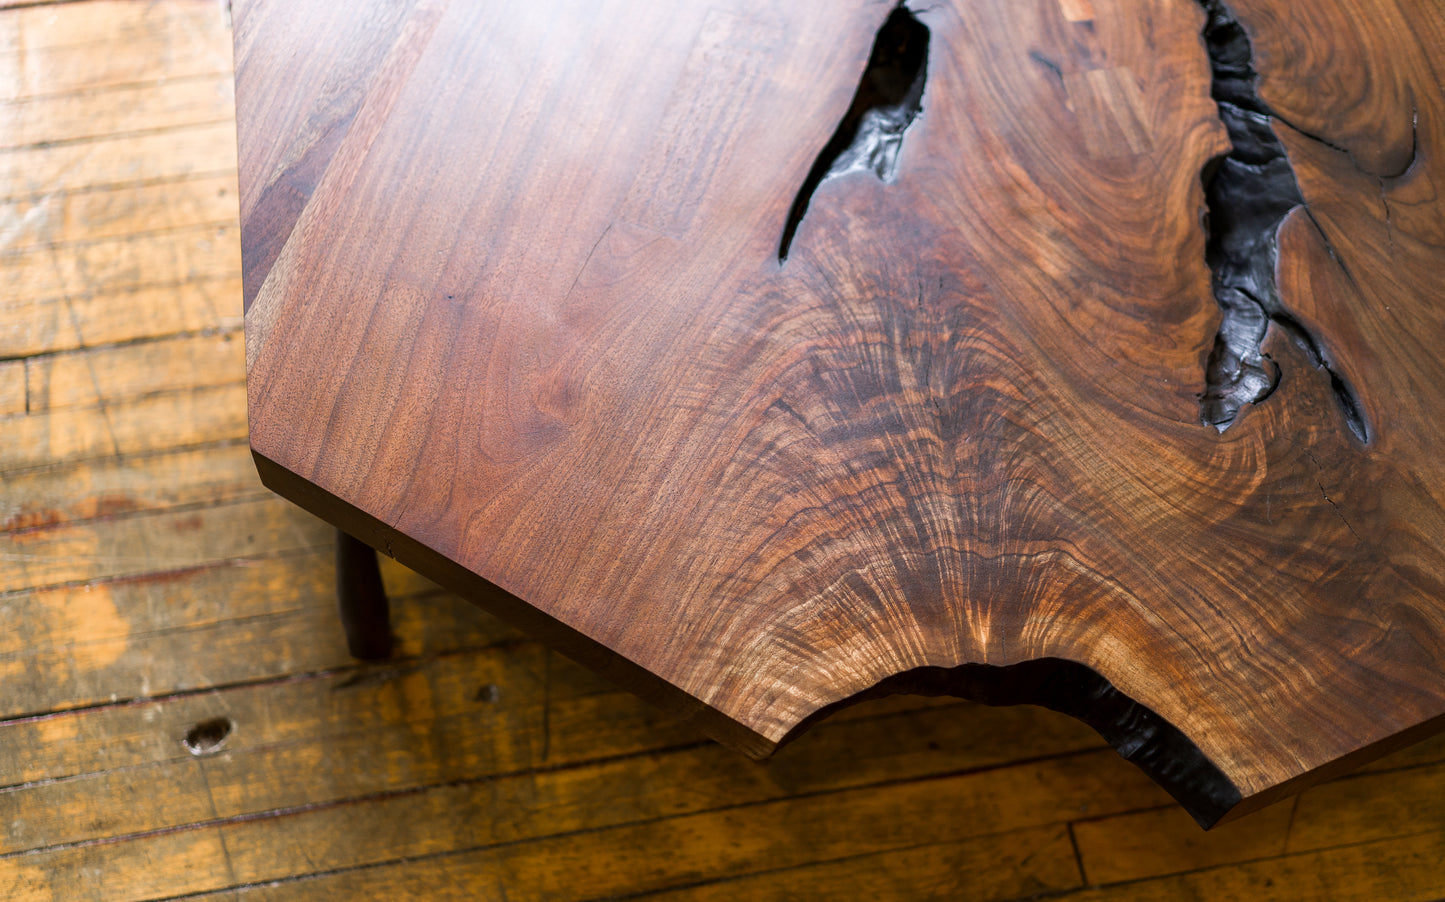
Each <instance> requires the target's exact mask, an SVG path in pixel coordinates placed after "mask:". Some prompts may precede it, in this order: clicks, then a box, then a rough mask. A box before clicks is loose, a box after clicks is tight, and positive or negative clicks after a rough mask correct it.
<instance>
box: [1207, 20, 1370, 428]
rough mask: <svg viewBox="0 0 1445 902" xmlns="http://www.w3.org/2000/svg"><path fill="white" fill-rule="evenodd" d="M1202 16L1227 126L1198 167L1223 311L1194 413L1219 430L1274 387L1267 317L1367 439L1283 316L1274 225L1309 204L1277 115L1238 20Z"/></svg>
mask: <svg viewBox="0 0 1445 902" xmlns="http://www.w3.org/2000/svg"><path fill="white" fill-rule="evenodd" d="M1198 2H1199V5H1200V6H1201V7H1203V9H1204V13H1205V24H1204V31H1203V35H1204V44H1205V48H1206V49H1207V51H1208V53H1209V65H1210V72H1211V74H1212V91H1211V93H1212V96H1213V97H1214V101H1215V103H1216V104H1217V105H1218V107H1219V118H1220V120H1221V121H1222V122H1223V123H1224V127H1225V130H1226V131H1227V132H1228V133H1229V141H1230V145H1231V146H1230V151H1229V153H1227V154H1225V155H1223V156H1222V157H1216V158H1214V159H1213V160H1211V161H1210V162H1209V164H1208V165H1207V166H1206V167H1205V169H1204V172H1203V174H1202V176H1201V178H1202V180H1203V182H1204V190H1205V200H1206V204H1207V208H1208V215H1207V218H1206V221H1205V228H1206V232H1207V234H1208V240H1207V242H1206V244H1205V258H1206V260H1207V262H1208V264H1209V269H1210V272H1211V273H1212V274H1213V279H1212V282H1213V290H1214V299H1215V302H1216V303H1218V304H1219V309H1220V313H1221V314H1222V316H1221V319H1220V323H1219V331H1218V333H1217V334H1216V335H1215V339H1214V349H1213V351H1212V352H1211V353H1210V355H1209V361H1208V363H1207V364H1206V370H1205V390H1204V392H1203V393H1202V394H1201V395H1200V415H1201V418H1202V420H1203V421H1204V422H1205V423H1206V424H1208V425H1211V426H1213V427H1214V428H1215V429H1217V430H1219V431H1220V432H1223V431H1224V430H1226V429H1228V428H1229V427H1230V426H1231V425H1233V424H1234V421H1235V419H1236V418H1237V417H1238V416H1239V411H1240V409H1241V408H1242V407H1244V405H1246V404H1257V403H1259V402H1261V401H1263V400H1265V399H1266V398H1268V397H1269V396H1270V394H1272V393H1273V392H1274V390H1275V388H1276V387H1277V386H1278V385H1279V381H1280V376H1281V373H1280V368H1279V364H1278V363H1276V362H1275V361H1274V359H1273V358H1271V357H1270V356H1269V355H1268V354H1267V353H1265V352H1264V351H1263V350H1262V345H1263V344H1264V341H1265V337H1266V334H1267V332H1268V330H1269V327H1270V325H1271V324H1273V325H1275V326H1276V327H1278V328H1279V329H1281V330H1282V331H1283V332H1285V334H1287V335H1289V337H1290V338H1291V339H1293V340H1294V342H1295V344H1296V345H1298V346H1299V347H1300V349H1301V350H1303V351H1304V352H1305V354H1306V356H1307V357H1308V358H1309V361H1310V363H1311V364H1312V365H1313V366H1314V367H1315V368H1317V369H1321V370H1324V371H1325V373H1326V374H1327V375H1328V376H1329V380H1330V389H1331V391H1332V392H1333V393H1334V396H1335V400H1336V402H1337V403H1338V405H1339V407H1340V411H1341V413H1342V414H1343V415H1344V418H1345V422H1346V424H1347V425H1348V426H1349V428H1350V432H1351V433H1353V434H1354V436H1355V438H1357V439H1359V440H1360V441H1361V442H1365V441H1368V440H1369V427H1368V425H1367V424H1366V422H1365V418H1364V413H1363V408H1362V406H1361V404H1360V402H1359V399H1358V398H1357V397H1356V396H1355V393H1354V391H1353V390H1352V389H1351V388H1350V386H1349V384H1348V383H1347V382H1346V381H1345V379H1344V377H1342V376H1341V375H1340V373H1339V372H1338V371H1337V370H1336V369H1335V368H1334V367H1333V366H1332V365H1331V364H1330V361H1329V358H1328V356H1327V355H1326V353H1325V351H1324V348H1323V346H1322V345H1321V343H1320V341H1319V340H1318V339H1317V338H1316V337H1315V336H1314V335H1312V334H1311V333H1310V331H1309V330H1308V329H1307V328H1306V327H1305V326H1304V324H1303V323H1301V322H1300V321H1299V320H1298V319H1296V318H1295V317H1294V316H1293V315H1292V314H1290V313H1289V312H1288V311H1287V310H1286V309H1285V307H1284V303H1283V302H1282V301H1281V300H1280V296H1279V289H1278V286H1277V284H1276V281H1275V266H1276V264H1277V262H1278V259H1279V244H1278V236H1279V227H1280V224H1281V223H1282V222H1283V221H1284V218H1285V216H1287V215H1288V214H1289V213H1290V212H1291V211H1293V210H1294V209H1295V208H1297V207H1305V208H1306V209H1308V207H1307V205H1306V203H1305V198H1304V195H1303V193H1301V191H1300V187H1299V183H1298V182H1297V181H1296V180H1295V174H1294V168H1293V167H1292V166H1291V165H1290V162H1289V157H1288V155H1287V154H1286V153H1285V149H1284V145H1283V144H1282V143H1281V142H1280V140H1279V137H1278V136H1277V135H1276V134H1275V132H1274V127H1273V124H1272V123H1273V120H1274V119H1276V118H1278V117H1276V116H1275V114H1274V113H1273V111H1271V110H1270V109H1269V107H1268V106H1267V105H1266V104H1265V103H1264V101H1262V100H1261V99H1260V97H1259V93H1258V89H1257V82H1258V78H1259V74H1258V73H1257V72H1256V71H1255V69H1254V62H1253V58H1254V53H1253V48H1252V47H1251V45H1250V41H1249V36H1248V35H1247V34H1246V33H1245V31H1244V27H1243V26H1242V25H1241V24H1240V23H1239V21H1238V20H1237V19H1236V18H1235V17H1234V16H1233V14H1232V13H1230V11H1229V9H1228V8H1227V7H1226V6H1225V5H1224V3H1223V2H1221V0H1198Z"/></svg>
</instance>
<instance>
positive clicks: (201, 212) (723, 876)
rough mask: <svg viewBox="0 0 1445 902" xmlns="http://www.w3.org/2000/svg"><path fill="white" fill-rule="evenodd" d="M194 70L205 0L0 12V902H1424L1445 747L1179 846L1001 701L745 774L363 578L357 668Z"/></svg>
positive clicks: (392, 581) (827, 726) (1058, 725)
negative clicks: (286, 423)
mask: <svg viewBox="0 0 1445 902" xmlns="http://www.w3.org/2000/svg"><path fill="white" fill-rule="evenodd" d="M0 5H3V2H0ZM230 65H231V54H230V34H229V31H228V26H227V21H226V12H225V9H224V6H223V5H220V4H218V3H216V2H213V0H208V2H202V0H158V2H125V0H120V2H117V0H87V2H73V3H55V4H40V5H34V4H21V5H18V6H16V7H15V8H12V9H5V10H0V286H3V291H0V480H3V481H0V612H3V617H4V624H5V629H4V630H3V631H0V686H3V693H0V787H4V788H3V789H0V898H4V899H63V900H74V899H157V898H173V897H193V896H194V897H201V898H226V899H230V898H234V899H238V900H259V899H267V900H271V899H307V900H311V899H372V898H374V899H397V898H420V899H505V900H512V902H517V900H524V899H594V898H637V897H646V898H657V899H661V898H666V899H678V900H680V899H689V900H713V899H795V898H796V899H815V898H838V899H875V898H876V899H891V898H897V899H930V898H931V899H965V900H966V899H996V900H1003V899H1018V898H1051V899H1068V900H1085V899H1088V900H1104V899H1108V900H1167V899H1279V900H1297V899H1329V900H1341V899H1360V900H1382V899H1421V900H1430V899H1439V898H1445V740H1433V741H1430V742H1427V743H1425V744H1423V745H1420V746H1417V747H1415V748H1413V749H1410V750H1407V751H1405V752H1403V753H1400V754H1396V755H1394V756H1393V757H1391V758H1388V759H1386V760H1384V761H1380V762H1377V763H1376V764H1374V765H1372V766H1370V767H1369V768H1367V769H1365V770H1364V771H1362V772H1360V773H1358V774H1356V775H1354V776H1351V777H1348V778H1345V779H1342V780H1338V781H1336V782H1334V783H1331V784H1327V785H1325V786H1321V787H1318V788H1316V789H1314V790H1311V791H1309V792H1307V793H1305V794H1304V795H1303V796H1301V797H1299V798H1298V799H1296V800H1293V801H1289V802H1285V803H1283V804H1281V805H1278V806H1276V807H1274V808H1272V809H1268V810H1265V811H1263V812H1261V813H1259V814H1256V815H1253V816H1251V817H1249V818H1247V819H1245V820H1243V821H1241V822H1239V823H1236V824H1233V825H1230V826H1227V827H1224V828H1221V829H1219V830H1217V831H1215V832H1213V833H1210V834H1207V835H1206V834H1203V833H1201V832H1200V831H1199V830H1198V828H1196V827H1195V826H1194V825H1193V823H1192V822H1191V821H1190V820H1189V819H1188V818H1187V817H1186V816H1185V815H1184V814H1183V813H1182V812H1181V811H1180V810H1179V809H1178V808H1177V807H1176V806H1174V805H1173V804H1172V803H1171V802H1170V800H1169V798H1168V797H1167V796H1165V795H1163V794H1162V793H1161V792H1160V791H1159V790H1158V789H1156V788H1155V787H1154V786H1153V785H1152V784H1151V783H1150V782H1149V781H1148V780H1146V779H1145V778H1144V777H1143V776H1141V775H1140V774H1139V773H1138V772H1137V771H1135V770H1134V769H1133V767H1132V766H1130V765H1129V764H1127V763H1125V762H1124V761H1123V760H1122V759H1120V758H1119V757H1118V756H1117V755H1115V754H1114V753H1113V752H1112V751H1111V750H1109V749H1107V748H1105V747H1103V745H1102V743H1101V742H1100V741H1099V739H1098V738H1097V737H1096V736H1094V735H1093V734H1092V733H1091V732H1090V731H1089V730H1087V729H1086V728H1084V727H1082V726H1080V725H1078V724H1076V723H1074V722H1073V721H1070V720H1068V719H1067V718H1064V717H1061V716H1057V715H1054V714H1051V713H1049V712H1045V711H1040V710H1035V709H1026V708H1019V709H988V708H982V707H978V706H973V705H967V704H962V703H956V702H921V701H918V700H907V699H905V700H889V701H885V702H880V703H873V704H870V705H866V706H861V707H858V708H855V709H852V710H851V711H848V712H846V713H845V714H843V715H840V716H838V717H835V718H834V719H833V720H831V721H828V722H825V723H824V724H822V725H821V726H819V727H818V728H816V729H815V730H814V731H813V732H812V733H811V734H810V735H808V736H806V737H805V738H803V739H801V740H800V741H798V742H797V743H796V744H794V745H792V746H790V747H789V748H787V749H786V750H784V751H783V752H782V753H780V754H779V755H778V756H777V757H776V758H775V759H773V760H772V761H770V762H766V763H761V764H759V763H752V762H749V761H746V760H743V759H741V758H739V757H737V756H736V755H734V754H732V753H730V752H727V751H725V750H723V749H721V748H720V747H718V746H716V745H714V744H712V743H710V742H706V741H703V740H701V739H700V738H699V737H698V736H696V735H694V734H692V733H690V732H688V730H686V729H684V728H683V727H681V726H679V725H676V724H673V723H670V722H669V721H668V720H666V719H665V718H663V717H661V716H660V715H658V714H656V713H655V712H653V711H652V710H650V709H649V708H648V707H646V706H645V705H643V704H642V703H641V702H638V701H635V700H634V699H632V698H631V697H630V696H628V695H626V694H623V693H620V692H617V691H615V690H613V689H611V688H610V687H609V686H608V685H607V684H605V683H603V682H602V681H600V680H598V679H597V678H595V677H592V676H590V675H589V674H588V673H586V672H584V671H582V670H581V669H579V668H578V667H576V666H574V665H572V664H571V663H569V662H568V661H566V660H565V659H562V658H560V657H557V656H555V655H552V654H549V653H548V652H547V651H546V650H545V649H543V648H541V647H539V646H537V645H535V644H533V643H531V642H529V641H527V640H526V639H524V638H523V637H522V636H521V635H519V634H517V633H516V632H514V631H513V630H511V629H509V628H508V627H506V626H504V625H502V624H501V623H499V622H497V621H495V620H493V619H492V618H490V617H489V616H487V615H485V614H483V613H481V612H480V611H477V610H475V609H473V608H471V607H470V606H468V605H466V604H464V603H462V602H460V601H458V600H457V599H455V598H453V597H451V596H449V595H447V594H445V593H443V592H441V591H439V590H437V589H436V588H434V587H433V586H431V585H429V584H428V583H426V582H425V581H423V580H422V579H420V578H419V577H416V576H414V575H412V574H410V573H408V572H405V571H404V570H402V569H400V568H398V567H396V566H385V564H384V573H385V577H386V581H387V585H388V588H389V589H390V591H391V592H392V594H393V596H394V599H395V608H396V614H395V619H396V629H397V632H398V635H399V641H400V649H399V653H398V657H397V658H396V660H394V661H392V662H389V663H387V664H384V665H379V666H376V665H373V666H358V665H357V664H356V663H354V662H353V661H352V660H350V659H349V658H348V657H347V655H346V652H345V649H344V647H343V644H342V638H341V632H340V628H339V626H338V624H337V623H336V621H335V619H334V613H333V605H334V597H333V594H332V583H331V579H332V572H331V544H330V543H331V533H330V530H329V529H328V528H327V527H325V526H324V525H323V524H321V523H319V522H318V521H316V520H314V519H313V518H311V517H310V516H308V515H306V514H304V513H302V512H301V511H299V510H298V509H296V508H293V507H291V506H290V505H289V504H287V503H285V502H283V501H281V500H279V499H278V498H275V497H273V496H271V495H270V494H269V493H268V492H267V491H266V490H264V489H263V488H262V487H261V486H260V484H259V482H258V481H257V478H256V475H255V472H254V469H253V467H252V465H251V461H250V458H249V456H248V453H247V450H246V416H245V392H244V358H243V353H242V333H241V329H242V319H241V312H240V311H241V284H240V254H239V246H238V239H237V232H236V215H237V214H236V186H235V165H236V163H235V145H234V123H233V115H234V114H233V106H232V99H231V83H230V79H231V72H230Z"/></svg>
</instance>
